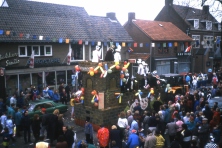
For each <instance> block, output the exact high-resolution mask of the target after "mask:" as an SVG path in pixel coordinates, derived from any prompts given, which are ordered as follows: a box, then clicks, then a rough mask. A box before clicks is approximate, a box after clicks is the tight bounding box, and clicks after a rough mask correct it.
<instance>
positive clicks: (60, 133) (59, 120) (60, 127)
mask: <svg viewBox="0 0 222 148" xmlns="http://www.w3.org/2000/svg"><path fill="white" fill-rule="evenodd" d="M63 126H64V122H63V114H59V116H58V124H57V133H56V138H59V136H60V135H63V130H62V127H63Z"/></svg>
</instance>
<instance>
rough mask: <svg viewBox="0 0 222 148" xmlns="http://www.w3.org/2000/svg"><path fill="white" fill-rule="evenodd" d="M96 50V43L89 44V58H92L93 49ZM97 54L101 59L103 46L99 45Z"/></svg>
mask: <svg viewBox="0 0 222 148" xmlns="http://www.w3.org/2000/svg"><path fill="white" fill-rule="evenodd" d="M94 50H96V45H90V49H89V55H90V60H92V58H93V51H94ZM98 56H99V57H100V60H103V46H102V45H101V48H100V50H98Z"/></svg>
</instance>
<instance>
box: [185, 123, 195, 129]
mask: <svg viewBox="0 0 222 148" xmlns="http://www.w3.org/2000/svg"><path fill="white" fill-rule="evenodd" d="M186 125H187V128H188V130H190V131H192V130H193V129H194V128H195V127H196V122H195V121H193V122H190V121H187V122H186Z"/></svg>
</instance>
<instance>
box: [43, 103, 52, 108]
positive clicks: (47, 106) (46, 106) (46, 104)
mask: <svg viewBox="0 0 222 148" xmlns="http://www.w3.org/2000/svg"><path fill="white" fill-rule="evenodd" d="M43 106H44V107H45V108H50V107H53V105H52V103H50V102H48V103H44V104H43Z"/></svg>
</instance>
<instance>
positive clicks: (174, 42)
mask: <svg viewBox="0 0 222 148" xmlns="http://www.w3.org/2000/svg"><path fill="white" fill-rule="evenodd" d="M124 28H125V29H126V30H127V32H128V33H129V35H130V36H131V37H132V38H133V40H134V42H137V43H139V44H140V43H144V44H147V45H148V46H144V47H137V48H134V52H133V53H129V59H135V64H134V66H133V67H134V69H136V68H137V66H138V65H137V64H136V61H137V58H138V57H139V56H138V55H140V57H141V58H143V59H142V60H144V61H145V62H147V63H148V64H149V69H150V72H152V71H154V70H157V73H158V74H159V75H160V74H166V73H181V72H189V71H190V67H191V64H192V61H191V59H190V54H191V53H190V52H189V51H187V52H185V50H186V49H187V48H188V47H189V46H190V45H191V42H192V38H191V37H189V36H187V35H186V34H185V33H184V32H183V31H182V30H180V29H179V28H178V27H176V26H175V25H174V24H173V23H171V22H163V21H149V20H140V19H136V18H135V13H129V14H128V22H126V23H125V24H124ZM184 45H185V46H184ZM142 55H143V56H142ZM145 55H147V57H144V56H145ZM147 58H148V59H147ZM133 74H134V75H135V74H136V71H135V70H133Z"/></svg>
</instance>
